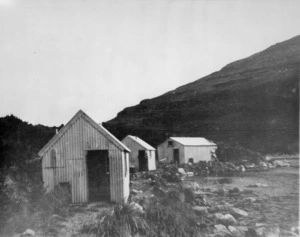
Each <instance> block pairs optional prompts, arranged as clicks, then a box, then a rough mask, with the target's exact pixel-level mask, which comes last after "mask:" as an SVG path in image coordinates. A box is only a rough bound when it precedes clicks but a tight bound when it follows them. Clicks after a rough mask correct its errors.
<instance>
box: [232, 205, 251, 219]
mask: <svg viewBox="0 0 300 237" xmlns="http://www.w3.org/2000/svg"><path fill="white" fill-rule="evenodd" d="M229 213H230V214H231V215H233V216H234V217H235V218H239V217H246V216H248V213H247V212H246V211H243V210H242V209H239V208H236V207H230V208H229Z"/></svg>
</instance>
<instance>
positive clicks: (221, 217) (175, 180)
mask: <svg viewBox="0 0 300 237" xmlns="http://www.w3.org/2000/svg"><path fill="white" fill-rule="evenodd" d="M287 166H289V165H288V164H287V163H285V162H282V161H281V162H278V161H274V162H268V163H267V162H260V163H259V164H257V165H254V164H245V165H234V164H232V163H229V162H227V163H221V162H218V163H217V162H199V163H198V164H190V165H179V166H178V167H177V166H175V165H164V166H162V167H161V168H160V169H158V170H156V171H150V172H143V173H138V174H136V176H135V177H134V178H136V179H134V180H132V181H131V195H130V205H131V206H132V207H136V208H137V209H139V210H140V211H143V210H144V209H147V208H149V206H151V205H153V203H155V202H159V200H160V199H161V198H169V199H170V200H171V199H172V198H174V196H175V199H177V200H178V201H179V202H181V203H184V204H186V205H187V208H191V209H192V210H193V211H194V213H195V214H196V215H197V216H198V218H199V219H198V224H199V228H200V229H201V233H203V234H204V236H209V237H212V236H222V237H225V236H231V237H247V236H251V237H255V236H257V237H262V236H266V237H271V236H272V237H280V236H282V237H289V236H299V227H297V226H293V227H291V228H290V229H284V228H281V227H280V226H279V224H278V223H273V224H270V223H266V222H264V220H263V218H260V219H258V220H257V221H256V222H255V223H254V222H253V221H250V218H249V213H248V212H247V211H245V210H243V209H241V208H239V207H237V206H236V205H232V204H230V203H227V202H226V201H222V202H220V201H219V203H218V201H216V198H213V197H220V198H218V200H220V199H221V197H226V198H227V199H228V198H234V199H236V200H238V201H237V202H236V203H237V205H239V204H240V203H241V202H243V203H244V204H246V205H248V206H251V205H253V206H254V207H255V206H259V204H260V203H261V202H262V201H263V200H260V198H259V197H256V195H255V193H254V194H253V195H250V196H252V197H249V193H253V191H252V190H250V189H247V188H246V189H241V188H240V187H233V188H230V189H226V188H216V189H212V188H201V187H200V186H199V184H198V183H197V182H194V181H190V180H189V178H188V177H193V176H199V177H201V176H217V175H222V176H226V175H232V174H238V173H243V172H259V171H266V170H269V169H274V168H278V167H287ZM248 187H249V188H255V187H257V188H266V187H268V185H267V184H264V183H254V184H251V185H249V186H248ZM171 197H172V198H171ZM226 198H224V200H226ZM252 219H254V218H252Z"/></svg>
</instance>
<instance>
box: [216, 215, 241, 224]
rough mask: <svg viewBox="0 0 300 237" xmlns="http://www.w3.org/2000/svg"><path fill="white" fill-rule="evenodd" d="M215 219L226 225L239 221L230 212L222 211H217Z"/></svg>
mask: <svg viewBox="0 0 300 237" xmlns="http://www.w3.org/2000/svg"><path fill="white" fill-rule="evenodd" d="M214 219H215V220H216V222H217V223H220V224H223V225H225V226H229V225H235V224H236V223H237V221H236V219H235V218H234V217H233V216H232V215H230V214H225V215H223V214H221V213H215V214H214Z"/></svg>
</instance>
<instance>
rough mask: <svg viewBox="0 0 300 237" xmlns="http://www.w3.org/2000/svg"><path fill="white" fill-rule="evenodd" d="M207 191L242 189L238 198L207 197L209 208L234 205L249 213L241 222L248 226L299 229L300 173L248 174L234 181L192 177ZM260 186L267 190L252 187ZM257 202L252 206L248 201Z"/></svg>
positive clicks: (228, 196) (220, 178)
mask: <svg viewBox="0 0 300 237" xmlns="http://www.w3.org/2000/svg"><path fill="white" fill-rule="evenodd" d="M189 180H193V181H196V182H197V183H199V184H200V187H201V188H202V189H203V190H205V189H207V188H209V189H218V188H222V187H223V188H225V189H230V188H233V187H239V188H240V189H243V190H244V191H243V192H241V194H239V195H235V196H232V195H224V196H221V195H216V194H214V195H213V194H212V195H208V196H207V200H208V203H209V204H210V205H212V206H213V205H217V204H232V205H234V206H235V207H238V208H241V209H243V210H245V211H247V212H248V213H249V216H248V217H245V218H243V219H240V220H239V221H240V223H241V224H242V225H246V226H254V225H255V223H267V224H278V225H279V226H280V227H281V228H283V229H290V228H291V227H292V226H298V225H299V169H298V168H279V169H273V170H270V171H266V172H253V173H245V174H243V175H240V176H233V177H208V178H202V177H201V178H200V177H193V178H191V179H189ZM257 183H261V184H265V185H267V187H249V186H251V185H255V184H257ZM250 197H251V198H255V199H256V201H255V202H251V201H250V200H249V198H250Z"/></svg>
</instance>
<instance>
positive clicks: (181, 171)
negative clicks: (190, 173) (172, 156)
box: [178, 168, 186, 175]
mask: <svg viewBox="0 0 300 237" xmlns="http://www.w3.org/2000/svg"><path fill="white" fill-rule="evenodd" d="M178 172H179V173H180V174H183V175H185V174H186V172H185V170H184V169H183V168H178Z"/></svg>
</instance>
